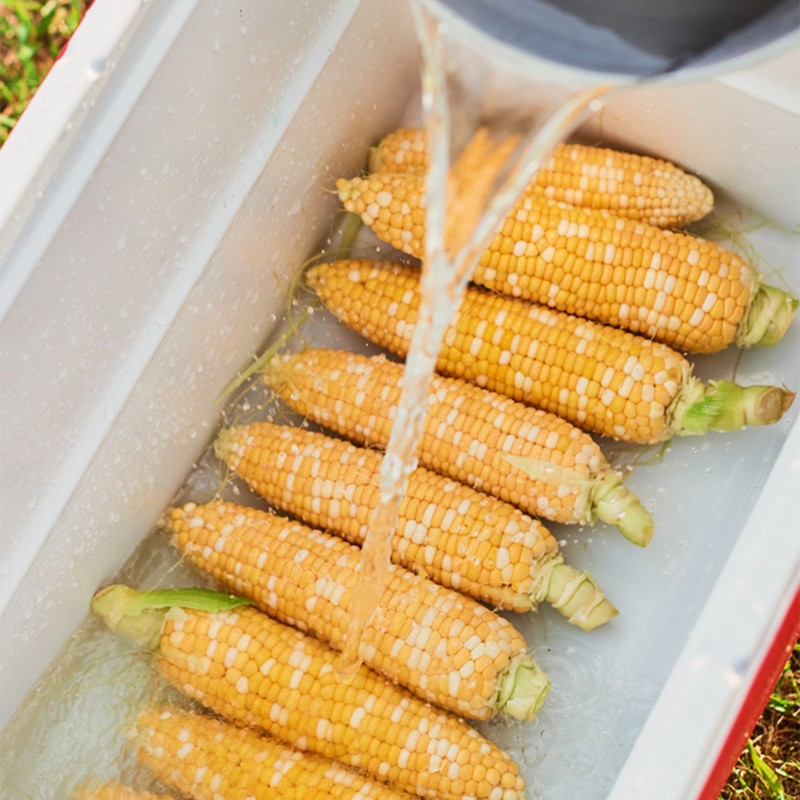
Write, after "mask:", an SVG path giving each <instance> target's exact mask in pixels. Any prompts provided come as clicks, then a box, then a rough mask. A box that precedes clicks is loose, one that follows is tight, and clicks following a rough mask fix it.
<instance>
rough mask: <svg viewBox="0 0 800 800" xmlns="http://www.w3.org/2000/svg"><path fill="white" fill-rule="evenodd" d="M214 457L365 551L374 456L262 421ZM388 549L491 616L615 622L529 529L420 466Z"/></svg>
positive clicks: (219, 446)
mask: <svg viewBox="0 0 800 800" xmlns="http://www.w3.org/2000/svg"><path fill="white" fill-rule="evenodd" d="M214 449H215V452H216V454H217V456H218V457H219V458H221V459H223V460H224V461H226V462H227V464H228V465H229V466H230V467H231V469H233V470H234V472H235V473H236V474H237V475H238V476H239V477H240V478H242V479H243V480H244V481H245V482H246V483H247V485H248V486H249V487H250V489H251V490H252V491H254V492H256V493H257V494H259V495H261V496H262V497H263V498H265V499H266V500H267V501H269V502H270V503H272V504H273V505H275V506H277V507H279V508H281V509H282V510H283V511H286V512H288V513H290V514H293V515H294V516H296V517H298V518H300V519H301V520H303V521H304V522H305V523H307V524H308V525H313V526H314V527H316V528H320V529H322V530H326V531H331V532H334V533H336V534H338V535H340V536H343V537H344V538H345V539H347V540H348V541H350V542H353V543H354V544H359V545H360V544H363V542H364V539H365V538H366V535H367V530H368V528H369V524H370V521H371V519H372V516H373V514H374V511H375V509H376V507H377V505H378V503H379V501H380V492H379V485H378V484H379V475H380V465H381V456H380V454H379V453H377V452H376V451H375V450H368V449H365V448H359V447H355V446H354V445H352V444H350V443H349V442H345V441H342V440H341V439H332V438H331V437H329V436H325V435H324V434H321V433H315V432H312V431H307V430H303V429H300V428H292V427H286V426H281V425H274V424H272V423H270V422H257V423H254V424H252V425H248V426H244V427H236V428H229V429H226V430H224V431H223V432H222V433H221V434H220V435H219V437H218V438H217V441H216V442H215V444H214ZM392 550H393V554H392V558H393V560H394V562H395V563H397V564H401V565H402V566H404V567H407V568H408V569H412V570H415V571H418V572H422V574H425V575H427V576H428V577H429V578H431V579H433V580H435V581H436V582H437V583H440V584H442V585H443V586H448V587H450V588H452V589H456V590H458V591H461V592H462V593H464V594H467V595H470V596H472V597H474V598H475V599H476V600H481V601H483V602H486V603H490V604H491V605H493V606H495V607H497V608H503V609H508V610H511V611H518V612H524V611H530V610H531V609H532V608H534V607H535V606H536V605H537V604H538V603H539V602H541V601H542V600H545V599H546V600H547V602H549V603H550V604H551V605H553V606H554V607H555V608H557V609H558V610H559V611H560V612H561V613H562V614H563V615H564V616H565V617H566V618H567V619H568V620H569V621H570V622H571V623H573V624H575V625H578V626H580V627H581V628H583V629H584V630H592V629H594V628H596V627H597V626H598V625H602V624H603V623H604V622H607V621H608V620H609V619H611V618H612V617H614V616H616V614H617V611H616V609H615V608H614V606H613V605H611V603H609V601H608V600H606V599H604V596H603V593H602V592H601V591H600V590H599V589H598V588H597V585H596V584H595V583H594V581H593V580H592V578H591V576H590V575H589V574H588V573H586V572H584V573H578V572H577V571H576V570H574V569H573V568H572V567H570V566H568V565H567V564H564V563H563V558H562V556H561V555H560V554H559V553H558V543H557V542H556V540H555V539H554V538H553V536H552V534H551V533H550V532H549V531H548V530H547V528H545V527H544V526H543V525H542V524H540V523H539V522H538V521H537V520H535V519H533V518H531V517H529V516H528V515H526V514H523V513H522V512H521V511H519V510H518V509H517V508H515V507H514V506H512V505H509V504H507V503H504V502H503V501H502V500H497V499H496V498H494V497H492V496H491V495H487V494H484V493H483V492H478V491H476V490H474V489H472V488H470V487H469V486H467V485H466V484H462V483H459V482H458V481H454V480H450V479H448V478H445V477H443V476H440V475H437V474H436V473H434V472H431V471H429V470H427V469H425V468H424V467H419V468H418V469H416V470H414V471H413V472H412V473H411V474H410V475H409V478H408V485H407V488H406V493H405V497H404V498H403V500H402V501H401V503H400V509H399V519H398V526H397V530H396V531H395V533H394V535H393V536H392Z"/></svg>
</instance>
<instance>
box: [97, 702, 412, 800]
mask: <svg viewBox="0 0 800 800" xmlns="http://www.w3.org/2000/svg"><path fill="white" fill-rule="evenodd" d="M134 744H135V746H136V758H137V760H138V761H139V763H141V764H143V765H144V766H146V767H148V768H149V769H150V771H151V772H152V773H153V774H154V775H155V776H156V777H157V778H158V779H159V780H160V781H161V782H162V783H165V784H167V785H168V786H170V787H172V788H173V789H174V790H175V791H178V792H180V793H181V795H182V796H185V797H191V798H193V800H220V798H224V800H288V798H304V799H305V800H412V798H411V795H409V794H407V793H405V792H401V791H399V790H397V791H396V790H394V789H392V788H390V787H389V786H385V785H383V784H381V783H378V782H376V781H374V780H370V779H368V778H365V777H364V776H363V775H359V774H358V773H357V772H354V771H353V770H351V769H348V768H347V767H345V766H343V765H342V764H340V763H339V762H337V761H332V760H330V759H327V758H322V757H321V756H317V755H313V754H311V753H303V752H302V751H300V750H295V749H294V748H292V747H289V746H287V745H285V744H281V743H280V742H278V741H276V740H275V739H273V738H272V737H269V736H264V735H262V734H259V733H258V732H257V731H255V730H254V729H252V728H240V727H237V726H235V725H231V724H230V723H228V722H225V721H223V720H220V719H215V718H214V717H211V716H209V715H207V714H200V713H197V712H193V711H189V710H184V709H179V708H166V707H153V708H150V709H147V710H146V711H145V712H143V713H142V714H141V715H140V716H139V718H138V719H137V721H136V730H135V732H134ZM114 797H117V796H116V795H112V796H109V797H108V798H107V800H113V798H114ZM126 799H127V796H124V795H119V800H126ZM98 800H99V799H98ZM130 800H134V796H131V799H130Z"/></svg>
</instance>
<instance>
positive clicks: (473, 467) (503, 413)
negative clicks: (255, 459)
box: [264, 350, 653, 545]
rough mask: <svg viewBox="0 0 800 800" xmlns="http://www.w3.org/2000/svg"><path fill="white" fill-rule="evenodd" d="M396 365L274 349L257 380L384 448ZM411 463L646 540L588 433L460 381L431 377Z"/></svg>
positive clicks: (551, 515) (632, 505)
mask: <svg viewBox="0 0 800 800" xmlns="http://www.w3.org/2000/svg"><path fill="white" fill-rule="evenodd" d="M402 377H403V366H402V364H396V363H394V362H391V361H389V360H387V359H386V358H384V357H382V356H377V357H373V358H367V357H365V356H360V355H356V354H353V353H346V352H342V351H336V350H308V351H306V352H304V353H300V354H296V355H282V356H276V357H274V358H273V359H271V361H270V362H269V365H268V367H267V369H266V371H265V373H264V380H265V381H266V382H267V383H269V385H270V386H271V387H272V388H273V390H274V391H275V392H276V393H278V394H279V395H280V396H281V397H282V398H283V399H284V400H285V401H286V402H287V403H288V404H289V405H290V406H292V407H293V408H294V409H295V410H296V411H297V412H298V413H300V414H303V415H305V416H307V417H309V418H311V419H313V420H315V421H316V422H318V423H320V424H321V425H324V426H325V427H327V428H329V429H330V430H332V431H335V432H337V433H339V434H341V435H343V436H346V437H347V438H349V439H352V440H354V441H357V442H359V443H361V444H367V445H377V446H379V447H386V444H387V443H388V441H389V435H390V432H391V426H392V423H393V421H394V417H395V413H396V407H397V403H398V401H399V398H400V391H401V381H402ZM417 455H418V457H419V463H420V464H421V465H423V466H425V467H427V468H428V469H431V470H433V471H435V472H438V473H440V474H442V475H447V476H449V477H451V478H454V479H455V480H458V481H461V482H462V483H466V484H468V485H469V486H472V487H473V488H475V489H478V490H480V491H484V492H487V493H488V494H492V495H494V496H495V497H498V498H500V499H501V500H504V501H506V502H508V503H512V504H513V505H515V506H517V507H518V508H520V509H522V510H523V511H525V512H526V513H528V514H532V515H535V516H541V517H544V518H546V519H551V520H554V521H557V522H570V523H582V524H588V523H590V522H592V521H594V520H595V519H600V520H603V521H604V522H608V523H609V524H612V525H616V526H617V527H618V528H619V529H620V531H621V532H622V533H623V534H624V535H625V536H626V537H627V538H629V539H630V540H631V541H633V542H634V543H636V544H639V545H645V544H647V543H648V542H649V541H650V538H651V536H652V532H653V522H652V519H651V518H650V515H649V514H648V513H647V511H645V509H644V508H643V507H642V505H641V503H639V501H638V499H637V498H636V497H635V496H634V495H633V494H632V493H631V492H630V491H629V490H628V489H627V488H626V487H625V486H624V485H623V483H622V476H621V475H620V474H619V473H617V472H614V471H613V470H612V469H611V467H610V466H609V465H608V462H607V461H606V459H605V457H604V456H603V453H602V451H601V450H600V448H599V447H598V445H597V443H596V442H594V441H593V440H592V438H591V437H590V436H589V435H588V434H586V433H584V432H583V431H581V430H580V429H578V428H576V427H575V426H574V425H572V424H570V423H569V422H567V421H566V420H563V419H561V418H559V417H556V416H554V415H553V414H549V413H547V412H544V411H541V410H540V409H535V408H532V407H530V406H526V405H524V404H522V403H518V402H515V401H513V400H511V399H510V398H507V397H505V396H503V395H499V394H497V393H495V392H491V391H488V390H485V389H481V388H480V387H478V386H473V385H471V384H469V383H465V382H464V381H461V380H457V379H453V378H447V377H444V376H441V375H435V376H434V377H433V381H432V384H431V393H430V395H429V397H428V404H427V414H426V417H425V428H424V431H423V435H422V439H421V441H420V445H419V449H418V451H417Z"/></svg>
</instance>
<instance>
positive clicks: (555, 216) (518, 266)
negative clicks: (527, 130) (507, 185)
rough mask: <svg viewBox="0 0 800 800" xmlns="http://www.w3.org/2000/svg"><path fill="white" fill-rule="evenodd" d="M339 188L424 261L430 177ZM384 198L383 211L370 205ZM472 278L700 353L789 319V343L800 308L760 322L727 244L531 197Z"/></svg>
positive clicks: (751, 280)
mask: <svg viewBox="0 0 800 800" xmlns="http://www.w3.org/2000/svg"><path fill="white" fill-rule="evenodd" d="M337 187H338V189H339V195H340V197H341V199H342V202H343V203H344V206H345V208H346V209H347V210H348V211H352V212H354V213H356V214H360V215H361V217H362V219H363V220H364V222H365V223H366V224H367V225H369V226H370V227H372V229H373V231H374V232H375V233H376V234H377V235H378V236H379V237H380V238H381V239H383V240H384V241H386V242H388V243H389V244H391V245H392V246H393V247H396V248H398V249H400V250H402V251H403V252H405V253H407V254H409V255H412V256H415V257H417V258H421V257H422V256H423V254H424V246H425V245H424V233H425V226H424V212H423V208H424V198H425V189H424V184H423V182H422V179H421V178H418V177H416V176H414V175H371V176H369V177H367V178H363V179H355V180H353V181H344V180H341V181H339V182H338V183H337ZM378 195H380V197H381V198H382V203H383V205H381V206H380V207H378V205H377V204H376V203H370V202H368V201H369V198H370V197H373V196H378ZM420 204H421V205H420ZM415 211H418V212H419V214H420V216H421V218H422V222H421V223H420V224H419V225H414V226H412V227H411V228H410V229H407V228H406V227H405V226H404V225H403V224H402V221H403V219H404V217H405V216H407V215H412V216H413V215H414V213H415ZM472 277H473V280H474V281H475V282H476V283H479V284H481V285H482V286H485V287H486V288H488V289H491V290H493V291H497V292H502V293H504V294H507V295H511V296H514V297H520V298H523V299H527V300H531V301H534V302H537V303H541V304H542V305H546V306H550V307H552V308H556V309H558V310H560V311H564V312H565V313H568V314H575V315H577V316H581V317H587V318H589V319H593V320H596V321H598V322H602V323H605V324H608V325H614V326H616V327H621V328H625V329H627V330H630V331H632V332H634V333H639V334H641V335H643V336H646V337H648V338H652V339H658V340H659V341H663V342H665V343H667V344H670V345H672V346H674V347H677V348H679V349H681V350H686V351H689V352H696V353H705V352H714V351H717V350H721V349H723V348H724V347H727V346H728V345H729V344H731V343H732V342H734V341H736V343H737V344H739V345H741V346H747V345H749V344H759V343H761V342H760V341H759V334H756V335H754V334H753V332H752V331H753V330H754V329H755V330H759V329H760V327H761V325H762V320H761V319H760V318H761V317H763V316H764V315H765V314H772V315H775V314H778V315H779V316H780V320H779V321H778V326H779V327H780V329H781V330H780V333H778V335H777V338H780V336H781V335H782V334H783V331H785V329H786V328H787V327H788V325H789V322H790V321H791V317H792V314H793V313H794V310H795V308H796V305H792V303H791V300H792V298H789V297H788V295H785V294H784V293H782V292H781V293H780V294H781V296H782V299H784V300H786V302H788V306H786V307H785V308H784V306H785V305H786V303H784V304H783V305H780V306H779V309H778V310H777V311H775V310H773V308H772V306H771V305H770V306H769V307H768V308H767V309H766V310H764V311H761V309H756V311H757V312H758V313H757V314H756V317H757V318H756V319H753V318H752V315H751V314H750V309H751V306H752V305H753V304H754V303H756V298H759V299H758V303H759V304H760V303H761V302H762V299H763V298H761V297H760V294H761V293H760V292H759V289H758V287H757V279H756V277H755V276H754V274H753V272H752V271H751V270H750V268H749V267H748V266H747V264H745V262H744V261H743V260H742V259H741V258H739V256H737V255H736V254H735V253H733V252H732V251H730V250H727V249H725V248H724V247H722V246H721V245H718V244H716V243H714V242H710V241H706V240H703V239H701V238H699V237H696V236H691V235H689V234H685V233H678V232H670V231H663V230H661V229H659V228H655V227H653V226H650V225H647V224H645V223H641V222H634V221H630V220H624V219H621V218H619V217H614V216H611V215H610V214H608V213H606V212H602V211H590V210H586V209H580V208H572V207H569V206H566V205H564V204H563V203H556V202H553V201H551V200H548V199H545V198H540V197H537V196H534V195H530V194H528V195H525V196H523V197H522V198H521V199H520V200H519V201H518V202H517V204H516V206H515V207H514V209H512V211H511V212H510V214H509V215H508V216H507V217H506V219H505V221H504V222H503V224H502V226H501V227H500V229H499V230H498V231H497V233H496V234H495V235H494V237H493V238H492V240H491V242H490V244H489V246H488V247H487V249H486V250H485V251H484V252H483V253H482V255H481V258H480V261H479V263H478V265H477V266H476V268H475V271H474V273H473V276H472ZM764 288H765V289H769V290H770V291H773V292H774V291H777V290H774V289H773V287H764ZM787 298H788V299H787ZM772 338H773V340H777V339H775V337H774V336H773V337H772ZM751 340H752V341H751ZM765 343H772V341H770V342H765Z"/></svg>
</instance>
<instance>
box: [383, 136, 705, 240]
mask: <svg viewBox="0 0 800 800" xmlns="http://www.w3.org/2000/svg"><path fill="white" fill-rule="evenodd" d="M482 134H483V131H478V133H477V134H476V136H480V135H482ZM427 163H428V159H427V154H426V150H425V131H424V130H423V129H421V128H402V129H400V130H397V131H395V132H393V133H390V134H389V135H388V136H386V137H385V138H384V139H383V140H382V141H381V142H380V143H379V144H378V145H377V146H376V147H374V148H373V149H372V150H371V152H370V163H369V169H370V172H372V173H380V172H383V173H404V174H411V175H418V176H420V177H423V176H424V175H425V172H426V170H427ZM527 191H528V193H529V194H532V195H540V196H542V197H546V198H549V199H551V200H558V201H561V202H564V203H568V204H569V205H571V206H578V207H581V208H594V209H605V210H607V211H612V212H613V213H614V214H615V215H616V216H618V217H624V218H626V219H634V220H640V221H641V222H646V223H648V224H649V225H654V226H658V227H661V228H679V227H683V226H685V225H688V224H690V223H692V222H696V221H697V220H699V219H702V218H703V217H704V216H705V215H706V214H708V213H709V212H710V211H711V210H712V208H713V207H714V196H713V194H712V192H711V189H709V188H708V186H706V185H705V184H704V183H703V182H702V181H701V180H700V179H699V178H696V177H695V176H694V175H689V174H688V173H686V172H684V171H683V170H682V169H680V168H679V167H676V166H675V165H674V164H671V163H670V162H669V161H664V160H662V159H659V158H651V157H649V156H640V155H635V154H633V153H625V152H621V151H618V150H612V149H609V148H602V147H587V146H585V145H580V144H560V145H558V146H557V147H556V148H555V149H554V150H553V153H552V154H551V156H550V157H549V158H548V159H547V160H546V161H545V162H544V164H543V165H542V167H541V169H540V170H539V171H538V172H537V174H536V177H535V178H534V180H533V183H532V184H531V185H530V187H529V188H528V190H527Z"/></svg>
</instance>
